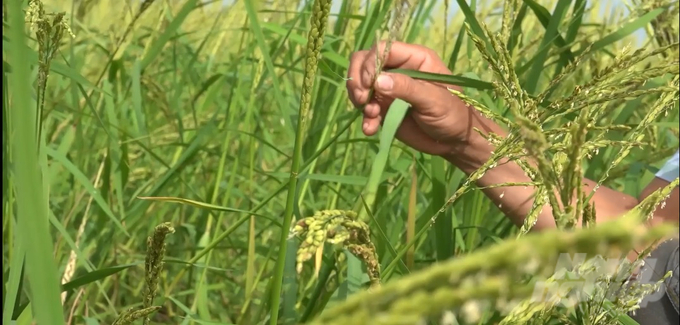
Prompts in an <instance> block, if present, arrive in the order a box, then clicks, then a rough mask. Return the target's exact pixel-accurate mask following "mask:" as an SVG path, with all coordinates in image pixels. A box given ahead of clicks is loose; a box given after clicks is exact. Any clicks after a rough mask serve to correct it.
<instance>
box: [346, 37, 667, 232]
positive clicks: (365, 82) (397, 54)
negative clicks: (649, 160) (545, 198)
mask: <svg viewBox="0 0 680 325" xmlns="http://www.w3.org/2000/svg"><path fill="white" fill-rule="evenodd" d="M384 44H385V43H381V44H379V47H380V51H381V52H380V53H382V51H383V49H384V46H385V45H384ZM375 50H376V48H375V47H373V48H372V49H371V50H368V51H358V52H355V53H354V54H353V55H352V57H351V59H350V64H349V71H348V77H349V80H348V81H347V90H348V93H349V97H350V100H351V101H352V103H353V104H354V105H355V106H357V107H360V106H361V105H363V104H366V102H367V101H368V95H369V89H370V88H371V83H372V81H373V77H374V76H373V74H374V71H375V56H376V51H375ZM393 68H400V69H409V70H419V71H423V72H431V73H438V74H450V73H451V72H450V71H449V70H448V69H447V68H446V64H444V62H443V61H442V60H441V59H440V58H439V56H438V55H437V54H436V53H435V52H434V51H433V50H431V49H429V48H426V47H423V46H419V45H412V44H406V43H401V42H394V43H393V45H392V48H391V50H390V54H389V57H388V58H387V59H386V60H385V62H384V69H393ZM446 87H449V88H453V89H456V90H458V91H462V90H461V89H460V88H459V87H456V86H451V85H443V84H436V83H431V82H426V81H422V80H415V79H412V78H410V77H408V76H406V75H403V74H395V73H382V74H381V75H380V76H379V78H378V79H377V81H376V83H375V87H374V89H375V97H374V99H372V100H371V101H370V102H369V103H367V104H366V106H365V108H364V112H363V114H364V116H363V125H362V129H363V132H364V134H366V135H368V136H371V135H374V134H376V133H377V132H378V128H379V127H380V124H381V122H382V120H383V119H384V117H385V113H386V112H387V109H388V108H389V106H390V104H391V103H392V102H393V101H394V99H395V98H399V99H402V100H404V101H406V102H408V103H409V104H411V105H412V109H411V112H410V114H409V115H407V117H406V118H405V119H404V121H403V123H402V125H401V127H400V128H399V130H398V131H397V135H396V136H397V138H398V139H399V140H400V141H402V142H403V143H405V144H407V145H409V146H411V147H412V148H414V149H416V150H418V151H421V152H424V153H427V154H432V155H438V156H441V157H443V158H445V159H446V160H447V161H449V162H450V163H451V164H453V165H455V166H456V167H458V168H460V169H461V170H462V171H464V172H465V173H467V174H470V173H472V172H474V171H475V170H477V169H478V168H479V167H481V166H482V164H484V163H485V162H486V161H487V160H488V158H490V156H491V152H492V151H493V150H494V148H493V146H492V145H491V144H490V143H489V142H488V141H486V139H484V138H483V137H482V136H480V135H479V134H478V133H477V132H475V131H474V128H478V129H480V130H483V131H484V132H492V133H496V134H498V135H502V136H506V135H507V132H506V131H505V130H503V129H502V128H501V127H500V126H499V125H497V124H496V123H494V122H493V121H491V120H489V119H487V118H485V117H483V116H482V115H481V114H480V113H479V112H478V111H476V110H475V109H474V108H472V107H467V106H466V105H465V104H464V103H463V102H462V101H461V100H460V99H459V98H457V97H456V96H454V95H452V94H451V93H450V92H449V91H448V90H447V88H446ZM528 181H530V179H529V177H528V176H527V175H526V174H525V173H524V171H523V170H522V169H521V168H520V167H519V166H518V165H517V164H516V163H513V162H507V161H502V162H501V163H500V164H499V165H498V166H497V167H495V168H493V169H491V170H490V171H488V172H487V173H485V174H484V176H483V177H482V178H481V179H480V180H479V181H478V182H477V184H478V185H479V186H482V187H486V186H489V185H494V184H501V183H509V182H513V183H516V182H528ZM583 184H584V186H585V188H586V191H588V192H590V191H591V190H592V188H593V186H594V185H595V182H593V181H592V180H589V179H584V180H583ZM668 184H669V182H668V181H666V180H663V179H660V178H655V179H654V180H653V181H651V182H650V183H649V184H648V185H647V187H646V188H645V189H644V190H643V191H642V193H641V194H640V196H639V197H638V198H636V197H633V196H630V195H627V194H624V193H621V192H618V191H616V190H613V189H611V188H607V187H604V186H601V187H600V188H598V190H597V191H596V192H595V195H593V202H594V204H595V209H596V216H597V222H602V221H607V220H611V219H614V218H617V217H619V216H621V215H623V214H625V213H626V212H628V211H629V210H630V209H632V208H633V207H635V206H636V205H637V204H638V203H639V202H640V201H641V200H642V199H644V198H646V197H647V196H648V195H650V194H651V193H653V192H654V191H656V190H657V189H659V188H662V187H664V186H666V185H668ZM534 190H535V189H533V188H532V187H517V186H516V187H497V188H487V189H484V193H485V194H486V195H487V196H488V197H489V198H490V199H491V200H493V201H494V202H495V203H496V205H498V206H499V207H500V208H501V210H502V211H503V212H504V213H505V214H506V215H507V216H508V217H509V218H510V219H511V220H512V221H513V222H514V223H515V224H516V225H521V224H522V223H523V220H524V218H525V216H526V215H527V213H528V212H529V209H530V208H531V205H532V203H533V194H534ZM679 200H680V198H679V197H678V188H675V189H674V190H673V192H672V193H671V195H670V197H669V198H667V199H666V202H665V204H664V205H661V206H660V207H659V208H658V209H657V210H656V211H655V214H654V218H653V219H652V224H656V223H659V222H664V221H666V222H674V223H678V215H679V214H680V209H679V205H678V202H679ZM554 227H555V222H554V219H553V217H552V211H551V208H550V206H549V205H546V206H545V208H544V209H543V211H542V212H541V214H540V215H539V218H538V222H537V223H536V225H535V226H534V228H533V229H534V230H542V229H547V228H554Z"/></svg>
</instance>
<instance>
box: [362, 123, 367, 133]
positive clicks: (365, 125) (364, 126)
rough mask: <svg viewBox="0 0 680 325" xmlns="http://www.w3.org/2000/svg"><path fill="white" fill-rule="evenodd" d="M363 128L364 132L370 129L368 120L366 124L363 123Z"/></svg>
mask: <svg viewBox="0 0 680 325" xmlns="http://www.w3.org/2000/svg"><path fill="white" fill-rule="evenodd" d="M362 128H363V130H364V132H366V130H368V122H364V125H362Z"/></svg>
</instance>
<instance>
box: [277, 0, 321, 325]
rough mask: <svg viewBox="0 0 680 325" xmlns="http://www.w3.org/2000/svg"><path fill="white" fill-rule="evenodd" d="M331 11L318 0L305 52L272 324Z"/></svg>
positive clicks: (280, 243)
mask: <svg viewBox="0 0 680 325" xmlns="http://www.w3.org/2000/svg"><path fill="white" fill-rule="evenodd" d="M330 8H331V0H316V1H314V6H313V8H312V15H311V18H310V25H311V26H310V30H309V33H308V35H307V48H306V51H305V72H304V76H303V82H302V94H301V97H300V107H299V110H298V121H297V129H296V132H295V145H294V147H293V158H292V160H293V161H292V166H291V170H290V177H289V179H288V194H287V197H286V210H285V212H284V216H283V223H282V231H281V236H280V240H279V254H278V258H277V261H276V268H275V271H274V272H275V273H274V277H273V278H272V280H271V281H272V282H271V284H272V291H271V305H270V306H271V310H270V324H272V325H276V324H277V321H278V314H279V301H280V299H281V294H280V293H281V286H282V284H283V273H284V266H285V259H286V254H287V253H288V252H287V245H288V243H287V237H288V233H287V231H286V230H287V229H290V227H291V223H292V220H293V211H294V209H295V207H294V205H295V201H296V200H295V197H296V195H297V183H298V176H299V173H300V164H301V162H302V146H303V140H304V137H305V134H306V131H307V123H308V118H309V114H310V112H309V110H310V108H311V101H312V91H313V89H314V81H315V79H316V70H317V68H318V64H319V56H320V53H321V46H323V42H324V35H325V33H326V25H327V23H328V14H329V11H330Z"/></svg>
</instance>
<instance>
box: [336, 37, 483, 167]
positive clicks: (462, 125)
mask: <svg viewBox="0 0 680 325" xmlns="http://www.w3.org/2000/svg"><path fill="white" fill-rule="evenodd" d="M384 48H385V42H382V43H380V44H379V51H380V52H378V53H380V55H381V56H382V54H383V51H384ZM375 58H376V47H375V46H374V47H373V48H371V49H370V50H368V51H358V52H355V53H353V54H352V57H351V59H350V64H349V69H348V77H349V80H348V81H347V90H348V93H349V98H350V100H351V101H352V103H353V104H354V105H355V106H357V107H359V106H361V105H363V104H366V106H365V108H364V111H363V114H364V116H363V125H362V126H363V127H362V128H363V132H364V134H366V135H369V136H370V135H374V134H376V133H377V132H378V128H379V127H380V125H381V124H382V122H383V121H384V119H385V115H386V114H387V111H388V109H389V107H390V105H391V104H392V102H394V100H395V99H396V98H399V99H401V100H403V101H405V102H407V103H409V104H411V109H410V110H409V113H408V114H407V115H406V117H405V118H404V120H403V122H402V124H401V126H400V127H399V129H398V130H397V134H396V137H397V139H399V140H400V141H402V142H404V143H405V144H407V145H408V146H410V147H412V148H414V149H416V150H418V151H421V152H424V153H427V154H431V155H441V156H444V155H447V154H451V153H453V152H455V151H457V150H459V149H461V146H464V145H465V143H466V142H467V141H468V140H469V137H470V136H472V135H473V134H471V133H474V131H472V130H473V129H472V127H473V126H477V125H478V124H479V123H480V121H479V120H480V118H481V116H480V114H479V113H476V114H475V113H474V112H475V110H474V109H471V108H468V107H467V106H466V105H465V104H464V103H463V102H462V101H461V100H460V99H459V98H458V97H457V96H454V95H453V94H452V93H451V92H449V91H448V90H447V87H449V88H452V89H456V90H458V91H461V90H460V88H458V87H455V86H451V85H444V84H439V83H433V82H427V81H423V80H416V79H413V78H411V77H408V76H406V75H404V74H399V73H387V72H383V73H381V74H380V76H379V77H378V79H377V80H376V82H375V86H374V87H373V88H374V94H373V99H371V101H370V102H368V103H366V102H367V101H368V100H369V98H368V95H369V90H370V89H371V86H372V85H371V83H372V82H373V80H374V75H375V70H376V65H375V61H376V60H375ZM395 68H398V69H408V70H418V71H422V72H430V73H437V74H451V72H450V71H449V69H448V68H447V67H446V64H444V62H442V60H441V59H440V58H439V56H438V55H437V54H436V53H435V52H434V51H433V50H431V49H429V48H426V47H423V46H420V45H413V44H406V43H402V42H393V44H392V48H391V50H390V52H389V54H388V57H387V58H386V59H385V60H384V63H383V69H395ZM471 131H472V132H471Z"/></svg>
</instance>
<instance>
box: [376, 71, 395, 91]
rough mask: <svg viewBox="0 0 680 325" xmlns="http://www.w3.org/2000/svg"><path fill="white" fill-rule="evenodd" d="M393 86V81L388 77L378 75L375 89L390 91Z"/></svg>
mask: <svg viewBox="0 0 680 325" xmlns="http://www.w3.org/2000/svg"><path fill="white" fill-rule="evenodd" d="M393 85H394V80H392V78H391V77H390V76H386V75H380V76H378V80H376V82H375V87H376V88H378V89H380V90H392V86H393Z"/></svg>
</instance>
